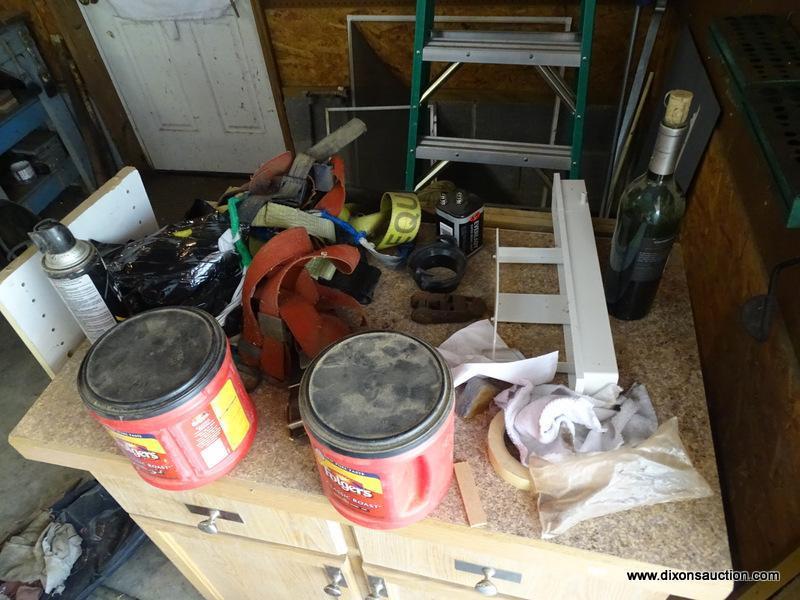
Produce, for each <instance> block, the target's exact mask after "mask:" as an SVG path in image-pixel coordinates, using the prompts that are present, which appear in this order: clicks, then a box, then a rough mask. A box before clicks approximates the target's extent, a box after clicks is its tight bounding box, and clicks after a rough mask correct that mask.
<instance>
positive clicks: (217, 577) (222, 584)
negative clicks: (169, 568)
mask: <svg viewBox="0 0 800 600" xmlns="http://www.w3.org/2000/svg"><path fill="white" fill-rule="evenodd" d="M134 520H135V521H136V523H138V524H139V526H140V527H141V528H142V529H143V530H144V532H145V533H146V534H147V535H148V537H149V538H150V539H151V540H153V542H154V543H155V544H156V546H158V547H159V549H160V550H161V551H162V552H163V553H164V554H165V555H166V556H167V557H168V558H169V559H170V560H171V561H172V563H173V564H174V565H175V566H176V567H177V568H178V570H179V571H180V572H181V573H182V574H183V575H184V577H186V578H187V579H188V580H189V581H191V582H192V585H194V586H195V587H196V588H197V590H198V591H199V592H200V593H201V594H202V595H203V597H205V598H207V599H208V600H264V599H265V598H268V599H269V600H304V599H306V598H327V597H329V596H335V597H338V598H341V599H342V600H360V599H361V598H363V595H362V594H361V590H360V589H359V585H358V580H357V578H356V576H355V573H354V571H353V569H352V568H351V566H350V561H349V559H348V558H347V557H346V556H329V555H326V554H318V553H314V552H309V551H307V550H297V549H294V548H286V547H284V546H275V545H272V544H267V543H264V542H259V541H255V540H248V539H245V538H240V537H235V536H232V535H226V534H224V533H221V534H218V535H214V536H209V535H203V534H202V533H200V532H199V531H198V530H197V529H195V528H193V527H187V526H186V525H177V524H175V523H170V522H168V521H160V520H158V519H150V518H148V517H141V516H134Z"/></svg>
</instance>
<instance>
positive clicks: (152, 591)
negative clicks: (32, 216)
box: [0, 172, 246, 600]
mask: <svg viewBox="0 0 800 600" xmlns="http://www.w3.org/2000/svg"><path fill="white" fill-rule="evenodd" d="M142 177H143V180H144V182H145V187H146V189H147V191H148V195H149V196H150V201H151V203H152V205H153V210H154V212H155V214H156V218H157V219H158V221H159V223H160V224H162V225H165V224H168V223H173V222H176V221H179V220H181V218H182V217H183V214H184V213H185V211H186V210H187V209H188V207H189V206H190V205H191V204H192V201H193V200H194V199H195V198H200V199H202V200H216V199H218V198H219V196H220V195H221V194H222V192H224V191H225V190H226V189H227V188H228V186H230V185H239V184H241V183H242V182H244V181H246V177H227V176H222V177H218V176H204V175H193V174H192V175H182V174H175V173H155V172H151V173H143V174H142ZM82 199H83V196H82V194H65V195H64V196H62V197H61V198H60V199H59V200H58V201H56V202H54V203H53V204H52V205H51V206H50V207H48V209H47V210H46V215H43V216H47V217H51V218H56V219H60V218H61V217H63V216H64V215H66V214H67V213H68V212H69V211H70V210H72V208H74V207H75V206H76V205H77V204H78V203H79V202H80V201H81V200H82ZM0 365H2V366H1V367H0V389H2V390H3V396H2V399H1V400H0V402H2V411H0V540H4V539H5V538H6V537H7V536H8V535H9V534H11V533H13V532H15V531H17V530H19V529H20V528H21V527H22V526H24V525H25V524H26V523H27V522H28V521H29V520H30V519H29V518H30V516H31V515H33V514H34V513H35V512H36V511H37V510H38V509H40V508H46V507H47V506H49V505H50V504H52V503H53V501H55V500H57V499H58V498H60V497H61V496H62V494H63V493H64V492H65V491H66V490H67V489H69V487H71V486H72V484H74V483H75V482H76V481H77V480H78V479H80V478H81V477H82V476H84V475H85V473H83V472H82V471H77V470H74V469H66V468H62V467H57V466H53V465H47V464H44V463H39V462H32V461H28V460H26V459H24V458H22V456H20V455H19V454H18V453H17V452H16V450H14V449H13V448H11V446H9V444H8V434H9V432H10V431H11V429H13V428H14V426H15V425H16V424H17V422H18V421H19V420H20V419H21V418H22V416H23V415H24V414H25V412H26V411H27V410H28V408H29V407H30V405H31V404H32V403H33V402H34V400H36V398H37V396H38V395H39V394H40V393H41V392H42V390H44V388H45V387H46V386H47V384H48V383H49V378H48V377H47V375H46V374H45V372H44V371H43V370H42V368H41V367H40V366H39V364H38V363H37V362H36V360H35V359H34V358H33V356H32V355H31V354H30V352H29V351H28V349H27V348H26V347H25V345H24V344H23V343H22V341H21V340H20V339H19V338H18V337H17V335H16V333H15V332H14V330H13V329H12V328H11V326H10V325H9V324H8V323H7V322H6V320H5V319H3V318H2V317H1V316H0ZM105 586H106V587H108V588H111V589H114V590H118V591H120V592H124V593H126V594H128V595H130V596H132V597H134V598H138V599H139V600H163V599H164V598H169V599H170V600H198V599H199V598H201V596H200V595H199V594H198V593H197V592H196V591H195V590H194V588H193V587H192V586H191V584H190V583H189V582H188V581H187V580H186V579H185V578H184V577H183V576H182V575H181V574H180V573H179V572H178V571H177V570H176V569H175V567H173V566H172V564H171V563H170V562H169V561H168V560H167V559H166V558H165V557H164V555H163V554H162V553H161V552H160V551H159V550H158V549H157V548H156V547H155V546H154V545H153V544H152V543H150V542H149V541H148V542H147V543H145V544H144V545H143V546H142V547H141V548H140V549H139V550H138V551H137V552H136V554H134V555H133V556H132V557H131V558H130V559H129V560H128V561H127V562H126V563H125V564H124V565H123V566H122V567H121V568H120V569H119V570H118V571H117V572H116V573H115V574H114V575H113V576H112V577H111V578H109V579H108V580H107V582H106V584H105Z"/></svg>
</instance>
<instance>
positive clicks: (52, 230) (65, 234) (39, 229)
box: [28, 219, 76, 254]
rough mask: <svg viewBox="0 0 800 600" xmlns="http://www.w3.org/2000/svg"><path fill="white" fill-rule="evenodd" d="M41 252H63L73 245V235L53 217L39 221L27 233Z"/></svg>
mask: <svg viewBox="0 0 800 600" xmlns="http://www.w3.org/2000/svg"><path fill="white" fill-rule="evenodd" d="M28 237H30V238H31V239H32V240H33V243H34V244H36V247H37V248H38V249H39V251H40V252H41V253H42V254H63V253H64V252H67V251H69V250H71V249H72V248H73V247H74V246H75V243H76V242H75V236H73V235H72V232H71V231H70V230H69V229H68V228H67V227H66V226H65V225H63V224H62V223H59V222H58V221H56V220H55V219H45V220H44V221H39V222H38V223H37V224H36V226H35V227H34V228H33V231H31V232H29V233H28Z"/></svg>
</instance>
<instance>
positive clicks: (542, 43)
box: [422, 31, 581, 67]
mask: <svg viewBox="0 0 800 600" xmlns="http://www.w3.org/2000/svg"><path fill="white" fill-rule="evenodd" d="M422 60H425V61H429V62H462V63H481V64H499V65H546V66H551V67H579V66H580V64H581V40H580V34H578V33H565V32H542V31H540V32H524V31H434V32H432V33H431V39H430V41H429V42H428V43H427V44H426V45H425V47H424V48H423V50H422Z"/></svg>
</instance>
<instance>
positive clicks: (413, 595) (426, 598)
mask: <svg viewBox="0 0 800 600" xmlns="http://www.w3.org/2000/svg"><path fill="white" fill-rule="evenodd" d="M364 573H365V574H366V575H367V581H368V583H369V585H370V587H371V590H370V591H372V592H373V593H374V592H375V591H377V590H378V589H379V588H378V587H376V585H375V584H376V579H377V580H378V581H380V583H381V584H382V585H383V592H382V593H381V595H380V596H379V597H380V598H382V599H384V600H477V598H478V597H480V595H479V594H478V593H477V592H476V591H475V590H474V589H470V588H467V587H462V586H457V585H454V584H452V583H445V582H444V581H437V580H435V579H427V578H424V577H420V576H418V575H409V574H408V573H399V572H397V571H391V570H388V569H381V568H379V567H375V566H372V565H364ZM494 598H497V599H498V600H504V599H511V596H504V595H496V596H494Z"/></svg>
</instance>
